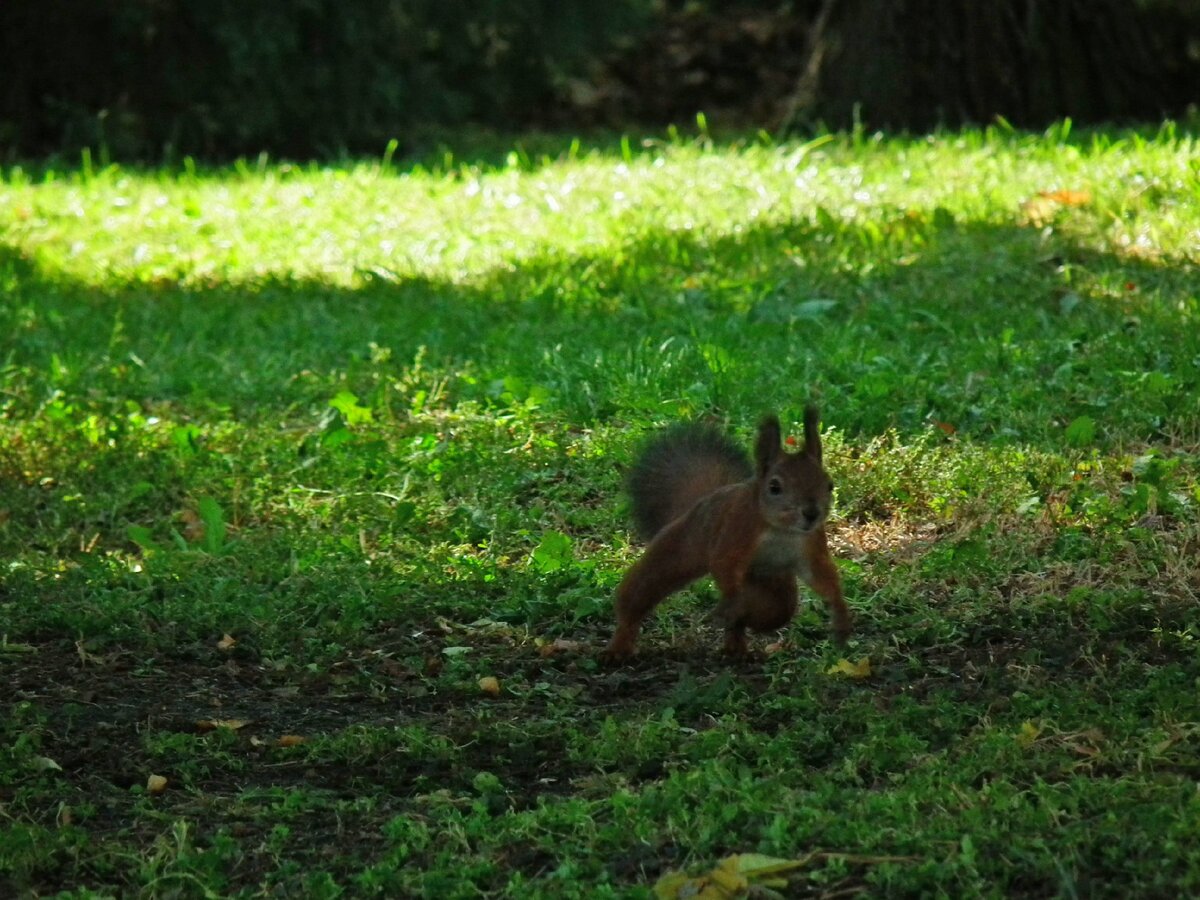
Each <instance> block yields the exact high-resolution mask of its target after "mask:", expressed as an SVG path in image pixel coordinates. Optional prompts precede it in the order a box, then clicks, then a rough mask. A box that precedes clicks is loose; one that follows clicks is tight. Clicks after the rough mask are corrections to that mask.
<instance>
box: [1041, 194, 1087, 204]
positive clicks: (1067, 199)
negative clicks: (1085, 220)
mask: <svg viewBox="0 0 1200 900" xmlns="http://www.w3.org/2000/svg"><path fill="white" fill-rule="evenodd" d="M1038 196H1039V197H1041V198H1043V199H1045V200H1049V201H1051V202H1052V203H1057V204H1059V205H1060V206H1087V205H1088V204H1089V203H1091V202H1092V194H1091V192H1090V191H1038Z"/></svg>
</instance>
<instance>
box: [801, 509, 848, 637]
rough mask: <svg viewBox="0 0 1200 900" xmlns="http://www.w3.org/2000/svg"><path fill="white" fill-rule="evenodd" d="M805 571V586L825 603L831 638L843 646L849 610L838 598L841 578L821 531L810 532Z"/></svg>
mask: <svg viewBox="0 0 1200 900" xmlns="http://www.w3.org/2000/svg"><path fill="white" fill-rule="evenodd" d="M805 555H806V556H807V561H808V572H807V573H806V574H805V577H804V581H805V583H806V584H807V585H808V586H809V587H810V588H812V589H813V591H814V592H815V593H816V594H818V595H819V596H820V598H821V599H822V600H824V601H825V606H826V608H828V610H829V614H830V616H831V617H832V619H833V637H834V640H835V641H836V642H837V643H839V644H844V643H845V642H846V638H848V637H849V636H850V629H851V620H850V608H849V607H848V606H846V600H845V598H844V597H843V596H842V579H841V576H840V575H839V574H838V570H837V566H836V565H834V562H833V558H832V557H831V556H830V555H829V544H828V542H827V541H826V539H825V531H824V529H820V530H818V531H816V532H814V533H813V536H812V540H811V541H810V542H809V544H808V546H807V547H806V553H805Z"/></svg>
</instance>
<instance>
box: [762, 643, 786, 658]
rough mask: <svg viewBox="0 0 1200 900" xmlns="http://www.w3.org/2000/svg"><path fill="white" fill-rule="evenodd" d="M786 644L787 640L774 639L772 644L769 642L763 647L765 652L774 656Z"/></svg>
mask: <svg viewBox="0 0 1200 900" xmlns="http://www.w3.org/2000/svg"><path fill="white" fill-rule="evenodd" d="M786 646H787V643H786V642H785V641H773V642H771V643H770V644H767V646H765V647H763V653H765V654H767V656H774V655H775V654H776V653H778V652H779V651H780V650H782V649H783V648H784V647H786Z"/></svg>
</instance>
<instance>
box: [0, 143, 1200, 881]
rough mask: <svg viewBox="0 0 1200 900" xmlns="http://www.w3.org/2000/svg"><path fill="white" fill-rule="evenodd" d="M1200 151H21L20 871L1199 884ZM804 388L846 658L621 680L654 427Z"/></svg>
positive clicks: (799, 396)
mask: <svg viewBox="0 0 1200 900" xmlns="http://www.w3.org/2000/svg"><path fill="white" fill-rule="evenodd" d="M539 145H545V146H547V147H548V148H552V147H553V143H552V142H551V141H549V140H548V139H545V138H542V139H541V141H540V144H539ZM1198 157H1200V147H1197V144H1196V142H1195V140H1194V139H1193V138H1192V137H1190V136H1186V135H1183V134H1178V133H1176V131H1175V130H1174V129H1173V128H1172V127H1170V126H1165V127H1164V128H1162V129H1160V130H1158V131H1144V132H1132V131H1131V132H1118V131H1096V132H1088V133H1079V132H1078V131H1076V132H1074V133H1072V132H1071V131H1070V129H1069V127H1067V126H1066V125H1064V126H1061V127H1057V128H1055V129H1052V130H1051V132H1050V133H1048V134H1046V135H1025V134H1019V133H1011V132H1003V131H996V130H987V131H967V132H962V133H945V134H939V135H936V136H933V137H928V138H911V139H901V138H887V139H882V138H880V139H873V138H869V137H866V136H862V135H856V136H844V137H843V136H836V137H832V138H828V139H820V140H817V141H814V142H812V143H810V144H800V143H795V144H771V143H767V142H761V141H759V142H753V141H751V142H746V143H744V144H739V143H731V144H720V145H712V144H709V143H707V142H695V143H689V142H684V141H680V140H674V141H667V142H657V141H649V142H646V143H644V144H641V145H636V144H635V146H634V147H633V148H632V149H630V148H628V147H626V148H625V149H624V150H622V149H621V148H614V149H611V150H610V149H607V148H604V147H596V148H591V149H589V148H586V147H580V146H579V145H578V144H577V143H575V144H572V143H571V142H568V141H565V140H564V141H563V142H561V145H560V148H559V149H558V150H557V151H556V150H554V149H547V154H546V155H545V156H541V157H538V158H531V157H530V155H529V154H528V153H526V152H523V151H514V152H513V153H512V154H510V155H509V156H508V157H507V158H504V157H499V158H492V160H491V161H487V159H488V157H487V156H486V155H481V156H480V161H479V162H456V161H455V158H454V157H451V156H448V155H447V156H446V157H444V158H442V159H441V160H439V161H437V162H435V163H427V164H426V165H425V166H421V165H416V164H410V165H399V164H398V165H396V166H390V165H389V166H386V167H381V166H379V165H375V164H370V163H363V164H347V165H344V166H337V167H317V166H288V165H280V164H266V163H263V164H260V165H258V166H256V167H255V166H239V167H234V168H231V169H220V170H213V171H197V170H195V169H194V168H193V167H188V168H186V169H184V170H182V171H156V170H147V171H132V170H125V169H119V168H115V167H114V168H106V169H103V170H100V171H93V170H91V169H90V168H85V169H82V170H80V171H61V170H44V169H37V170H32V169H31V170H27V171H22V170H19V169H10V170H8V171H5V172H3V173H2V175H0V296H2V300H0V684H3V685H4V686H5V689H4V690H3V691H2V692H0V893H5V894H6V895H7V894H17V895H21V894H37V895H44V894H48V893H54V892H58V891H65V892H67V893H68V894H69V895H71V896H109V895H121V896H137V895H144V896H160V895H162V896H187V897H190V896H254V895H258V894H266V893H269V892H279V893H282V894H285V895H291V896H300V895H303V896H313V897H334V896H365V895H372V894H379V895H382V896H402V895H413V894H424V895H426V896H451V897H458V896H463V897H466V896H476V895H479V894H487V895H500V896H513V897H530V896H548V897H549V896H554V897H558V896H581V897H584V896H586V897H597V896H607V895H614V896H624V895H633V896H639V895H643V896H644V895H647V894H648V893H649V891H650V887H651V886H652V885H653V884H654V883H655V881H656V880H657V879H658V878H659V877H660V876H661V875H662V874H664V873H665V872H667V871H668V870H673V869H683V870H686V871H687V872H689V873H693V874H695V873H702V872H704V871H706V870H708V869H711V868H712V867H713V866H714V865H716V864H717V863H718V862H719V861H720V860H721V859H722V858H723V857H726V856H728V855H729V854H732V853H740V852H759V853H765V854H770V855H775V856H781V857H787V858H794V859H803V858H809V855H810V854H814V855H812V856H811V858H809V862H808V863H807V864H806V865H804V866H802V867H800V868H799V869H798V870H796V871H795V872H793V873H792V875H791V882H790V884H791V887H790V888H789V890H790V891H791V893H793V894H796V895H813V896H817V895H830V896H849V895H852V894H854V893H856V892H865V893H867V894H871V895H875V896H889V895H891V896H914V895H945V896H979V895H983V896H1058V895H1061V896H1065V897H1074V896H1105V895H1107V896H1114V897H1118V896H1120V897H1124V896H1170V895H1186V894H1189V893H1194V892H1196V891H1198V890H1200V850H1198V849H1197V846H1196V842H1195V840H1194V837H1195V833H1196V828H1197V826H1198V825H1200V794H1198V793H1197V790H1196V779H1197V777H1198V776H1200V762H1198V760H1200V713H1198V707H1197V704H1196V696H1197V689H1198V688H1200V614H1198V613H1197V609H1198V608H1197V592H1198V590H1200V563H1198V561H1197V560H1198V559H1200V557H1198V554H1197V547H1198V546H1200V528H1198V526H1197V521H1198V518H1197V508H1198V507H1200V279H1198V277H1197V268H1196V266H1197V262H1198V261H1200V166H1198V165H1197V163H1196V161H1195V160H1196V159H1197V158H1198ZM459 158H460V159H468V160H469V159H471V156H470V148H465V149H464V150H462V151H460V157H459ZM31 172H32V173H33V174H30V173H31ZM1056 190H1070V191H1086V192H1087V193H1088V197H1087V198H1086V202H1083V203H1078V204H1077V203H1055V202H1053V201H1052V200H1047V199H1045V198H1039V192H1047V191H1056ZM1068 199H1069V198H1068ZM1075 199H1083V198H1075ZM810 396H811V397H816V398H817V399H818V400H819V402H820V403H821V406H822V409H823V415H824V421H825V428H826V429H827V431H826V434H827V437H826V454H827V462H828V465H829V468H830V470H831V472H832V474H833V476H834V479H835V481H836V483H837V485H838V494H837V500H836V511H835V516H834V520H833V522H832V524H831V540H832V543H833V545H834V549H835V552H836V555H837V556H838V559H839V563H840V565H841V567H842V572H843V577H844V579H845V582H846V586H847V592H848V597H849V601H850V603H851V606H852V608H853V609H854V611H855V614H856V617H857V632H856V635H855V637H854V638H853V640H852V643H851V646H850V647H849V649H848V650H847V651H841V652H839V651H838V650H836V649H835V648H834V647H832V646H831V645H830V644H829V642H828V640H827V622H826V620H825V617H824V613H823V612H822V611H821V610H820V609H819V608H818V605H817V604H815V603H808V604H806V605H805V607H804V608H803V609H802V611H801V613H800V615H799V616H798V617H797V619H796V621H795V622H794V623H793V624H792V625H791V626H790V627H789V629H788V630H787V631H786V632H785V634H784V637H785V643H784V647H783V649H782V650H780V651H779V652H774V653H771V654H769V655H767V654H763V653H761V652H760V653H759V655H758V656H757V657H756V658H755V659H754V660H752V661H749V662H744V663H743V662H739V663H731V662H728V661H726V660H724V659H722V658H721V657H720V655H719V653H718V652H717V649H718V645H719V635H718V634H717V633H716V632H715V631H714V628H713V627H712V625H711V624H709V623H708V622H707V621H706V620H705V612H706V610H707V609H709V608H710V607H711V605H712V590H711V588H709V587H707V586H703V585H702V586H700V587H699V588H697V589H695V590H693V591H692V592H690V593H688V594H686V595H684V596H682V597H680V598H677V599H675V600H674V601H672V602H671V603H668V604H667V605H665V606H664V607H663V608H662V610H661V612H660V614H659V615H658V616H657V617H656V618H655V619H654V620H653V621H652V622H651V623H650V625H649V626H648V628H647V632H646V634H645V637H644V639H643V642H642V644H641V654H640V656H639V658H638V660H637V661H636V662H635V663H634V664H632V665H631V666H629V667H626V668H619V669H604V668H602V667H601V666H599V665H598V663H597V662H596V651H598V650H599V649H600V647H602V645H603V642H604V641H605V640H606V638H607V636H608V632H609V628H610V619H611V608H610V598H611V595H612V591H613V588H614V587H615V585H616V582H617V581H618V580H619V578H620V576H621V573H622V571H623V570H624V568H625V567H626V566H627V565H628V564H629V563H630V562H631V561H632V560H633V559H634V558H635V556H636V554H637V552H638V547H637V545H636V544H635V543H633V539H632V537H631V535H630V533H629V530H628V524H627V519H626V515H625V501H624V500H623V498H622V497H621V494H620V484H621V473H622V468H623V467H624V466H625V465H626V464H627V463H628V462H629V460H630V458H631V454H632V453H633V452H634V449H635V448H636V446H637V444H638V443H639V441H640V440H641V439H642V437H643V435H645V434H646V433H648V432H649V431H650V430H651V429H653V428H654V427H656V426H658V425H661V424H663V423H666V422H670V421H674V420H676V419H680V418H687V417H696V416H708V417H716V418H718V419H720V420H723V421H725V422H727V423H728V425H729V427H730V429H731V430H732V431H733V432H734V433H735V434H737V435H738V436H739V438H740V439H742V440H749V439H750V436H751V434H752V429H753V426H754V423H755V421H756V420H757V419H758V417H759V416H760V415H761V414H762V413H763V412H765V411H768V410H777V411H779V412H780V413H781V415H782V418H783V419H784V422H785V428H790V429H791V430H792V431H793V432H795V431H796V429H797V428H798V422H799V417H800V415H801V412H802V410H803V406H804V404H805V402H806V401H807V400H808V398H809V397H810ZM226 634H228V635H230V636H232V638H234V639H235V641H236V643H234V644H232V646H231V645H229V644H228V643H226V644H224V645H222V646H218V645H219V643H220V642H221V641H222V637H223V636H224V635H226ZM555 641H559V642H562V643H560V644H559V645H556V644H555ZM570 642H576V643H570ZM766 643H767V642H766V641H760V642H759V643H758V644H757V645H756V646H757V648H758V649H759V650H760V651H761V650H762V649H763V647H764V646H765V645H766ZM576 644H577V645H576ZM843 655H846V656H848V657H850V658H851V659H853V660H858V659H860V658H862V657H867V658H868V659H869V660H870V665H871V669H872V672H871V676H870V677H869V678H868V679H865V680H862V681H854V680H850V679H847V678H845V677H842V676H839V675H831V674H828V670H829V669H830V668H831V667H832V666H833V665H834V664H835V663H837V662H838V660H839V659H840V658H841V657H842V656H843ZM485 676H493V677H495V678H497V679H498V680H499V682H500V693H499V694H498V695H496V696H493V695H491V694H489V693H487V692H485V691H484V690H482V689H481V687H480V684H479V679H480V678H482V677H485ZM212 720H222V721H230V720H239V721H240V722H243V723H245V724H242V725H241V727H238V728H235V729H230V728H222V727H218V728H216V729H210V728H208V727H207V726H206V725H203V724H201V723H205V722H210V721H212ZM285 735H296V736H299V737H302V738H304V739H305V740H304V741H303V742H301V743H297V744H294V745H290V746H284V745H281V744H280V743H279V738H280V737H282V736H285ZM151 774H157V775H162V776H165V777H166V778H167V779H168V783H167V788H166V790H165V791H163V792H162V793H157V794H156V793H151V792H149V791H147V789H146V783H147V778H148V776H149V775H151ZM817 851H819V852H817Z"/></svg>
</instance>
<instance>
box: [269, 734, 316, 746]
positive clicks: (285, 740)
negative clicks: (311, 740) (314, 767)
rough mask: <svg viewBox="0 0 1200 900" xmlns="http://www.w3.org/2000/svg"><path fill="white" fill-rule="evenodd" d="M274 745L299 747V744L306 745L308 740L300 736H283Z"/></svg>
mask: <svg viewBox="0 0 1200 900" xmlns="http://www.w3.org/2000/svg"><path fill="white" fill-rule="evenodd" d="M275 743H277V744H278V745H279V746H280V747H299V746H300V745H301V744H306V743H308V738H306V737H304V736H303V735H300V734H283V735H280V736H279V740H277V741H276V742H275Z"/></svg>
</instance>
